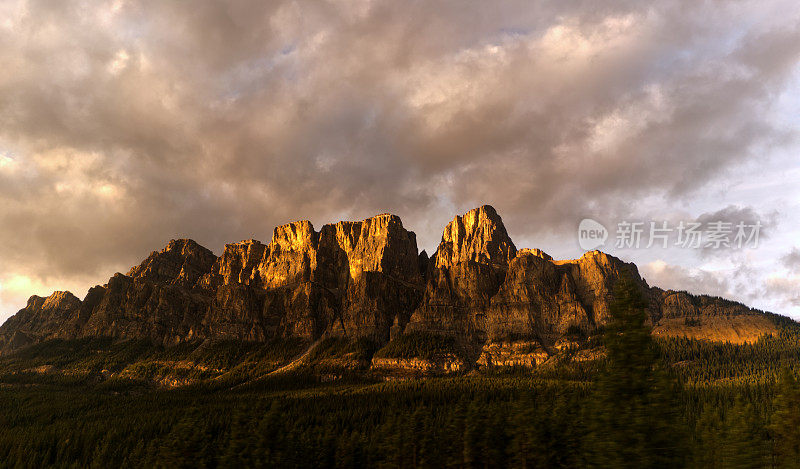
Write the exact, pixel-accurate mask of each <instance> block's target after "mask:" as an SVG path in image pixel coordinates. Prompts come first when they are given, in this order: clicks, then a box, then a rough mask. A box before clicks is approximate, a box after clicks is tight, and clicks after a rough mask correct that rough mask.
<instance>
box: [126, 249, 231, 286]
mask: <svg viewBox="0 0 800 469" xmlns="http://www.w3.org/2000/svg"><path fill="white" fill-rule="evenodd" d="M216 260H217V256H215V255H214V253H213V252H211V250H209V249H207V248H205V247H203V246H201V245H200V244H198V243H197V242H195V241H193V240H191V239H173V240H170V242H169V243H168V244H167V246H166V247H165V248H164V249H162V250H161V251H153V253H151V254H150V256H148V258H147V259H145V260H144V261H143V262H142V263H141V264H139V265H137V266H135V267H133V268H131V270H130V271H128V274H127V275H128V277H133V278H138V279H143V280H147V281H151V282H163V283H170V284H175V285H182V286H189V287H190V286H193V285H194V284H195V283H196V282H197V281H198V280H199V279H200V277H202V276H203V275H204V274H205V273H207V272H208V271H209V270H210V269H211V266H212V265H213V264H214V261H216Z"/></svg>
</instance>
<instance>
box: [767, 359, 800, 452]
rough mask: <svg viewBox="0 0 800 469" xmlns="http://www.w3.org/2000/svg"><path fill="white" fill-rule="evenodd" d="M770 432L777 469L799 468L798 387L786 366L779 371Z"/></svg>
mask: <svg viewBox="0 0 800 469" xmlns="http://www.w3.org/2000/svg"><path fill="white" fill-rule="evenodd" d="M771 430H772V435H773V438H774V440H775V453H776V454H775V456H776V458H775V459H776V461H777V462H778V465H779V467H800V385H798V383H797V380H796V379H795V377H794V374H793V373H792V372H791V371H790V370H789V368H788V367H787V366H784V367H783V369H782V370H781V377H780V380H779V382H778V394H777V395H776V397H775V413H774V414H773V415H772V425H771Z"/></svg>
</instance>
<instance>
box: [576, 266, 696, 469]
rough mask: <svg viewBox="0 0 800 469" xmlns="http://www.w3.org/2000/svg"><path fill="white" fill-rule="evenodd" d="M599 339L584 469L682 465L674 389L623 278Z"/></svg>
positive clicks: (641, 303) (638, 298) (636, 295)
mask: <svg viewBox="0 0 800 469" xmlns="http://www.w3.org/2000/svg"><path fill="white" fill-rule="evenodd" d="M609 309H610V315H611V317H610V321H609V323H608V325H607V327H606V330H605V334H604V343H605V347H606V351H607V360H606V362H607V363H606V367H605V369H604V370H603V372H602V373H600V375H599V376H598V379H597V382H596V383H595V391H594V396H593V403H592V411H591V414H590V418H591V419H592V421H591V423H590V435H589V438H588V440H587V442H588V445H589V448H588V452H587V453H588V460H587V461H586V462H587V465H589V466H598V467H617V468H625V467H630V468H646V467H675V466H676V465H681V463H682V457H683V454H682V451H681V448H682V447H683V444H684V443H683V442H684V431H683V428H682V426H680V425H679V424H678V421H677V419H678V417H677V412H676V402H675V399H674V394H675V393H676V389H675V384H674V383H673V382H672V381H671V380H670V379H669V375H668V374H667V373H666V372H665V371H664V370H663V368H662V367H661V366H660V359H659V353H658V349H657V347H656V344H655V343H654V341H653V338H652V336H651V329H650V327H649V326H648V325H647V301H646V299H645V297H644V295H643V292H642V289H641V287H640V286H639V285H638V284H637V283H635V282H634V281H633V280H632V279H631V278H630V277H627V276H626V277H623V278H621V279H620V281H619V282H618V283H617V285H616V286H615V289H614V300H613V301H612V303H611V305H610V308H609Z"/></svg>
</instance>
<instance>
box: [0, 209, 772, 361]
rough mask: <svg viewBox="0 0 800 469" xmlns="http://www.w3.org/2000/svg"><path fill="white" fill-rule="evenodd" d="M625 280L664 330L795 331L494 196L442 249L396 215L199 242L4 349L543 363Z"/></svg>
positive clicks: (177, 247)
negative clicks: (520, 225) (342, 345)
mask: <svg viewBox="0 0 800 469" xmlns="http://www.w3.org/2000/svg"><path fill="white" fill-rule="evenodd" d="M624 275H626V276H630V277H631V278H632V279H634V281H635V282H636V283H637V284H638V285H639V286H640V287H641V289H642V291H643V293H644V294H645V296H646V298H648V299H649V319H650V322H651V324H652V326H653V333H654V334H657V335H662V336H687V337H692V338H699V339H709V340H718V341H729V342H733V343H743V342H753V341H755V340H757V339H758V338H759V337H760V336H762V335H765V334H772V333H775V332H776V331H778V330H779V328H780V317H779V316H777V315H773V314H770V313H765V312H763V311H759V310H754V309H751V308H748V307H747V306H745V305H743V304H740V303H737V302H733V301H729V300H725V299H722V298H718V297H711V296H706V295H692V294H689V293H687V292H682V291H672V290H662V289H660V288H658V287H652V286H649V285H648V284H647V282H646V281H645V280H644V279H643V278H642V277H641V276H640V274H639V272H638V269H637V267H636V266H635V265H634V264H632V263H627V262H624V261H622V260H620V259H618V258H616V257H614V256H611V255H608V254H605V253H603V252H600V251H589V252H586V253H585V254H584V255H583V256H581V257H580V258H579V259H575V260H554V259H552V258H551V257H550V256H549V255H547V254H545V253H544V252H542V251H540V250H538V249H517V247H516V246H515V245H514V243H513V241H512V240H511V238H510V237H509V235H508V233H507V231H506V229H505V226H504V225H503V221H502V219H501V217H500V216H499V215H498V213H497V211H496V210H495V209H494V208H493V207H491V206H489V205H484V206H481V207H479V208H476V209H473V210H470V211H469V212H466V213H465V214H463V215H459V216H456V217H455V218H454V219H453V220H452V221H451V222H450V223H449V224H448V225H447V226H446V227H445V229H444V232H443V234H442V239H441V242H440V243H439V246H438V248H437V249H436V251H435V252H434V253H433V254H432V255H431V256H428V255H427V253H426V252H425V251H422V252H419V251H418V248H417V242H416V236H415V234H414V232H412V231H409V230H407V229H406V228H405V227H404V226H403V223H402V222H401V220H400V218H399V217H397V216H395V215H391V214H382V215H377V216H374V217H371V218H368V219H366V220H363V221H357V222H352V221H342V222H338V223H336V224H328V225H324V226H323V227H322V228H321V229H320V230H319V231H316V230H315V229H314V227H313V226H312V224H311V223H310V222H308V221H298V222H293V223H289V224H286V225H283V226H280V227H277V228H275V229H274V232H273V234H272V239H271V240H270V241H269V243H267V244H264V243H262V242H260V241H257V240H247V241H241V242H238V243H233V244H228V245H226V246H225V249H224V250H223V252H222V255H220V256H216V255H215V254H214V253H213V252H212V251H210V250H209V249H207V248H204V247H203V246H200V245H199V244H198V243H196V242H194V241H192V240H190V239H177V240H172V241H170V242H169V244H167V246H166V247H165V248H164V249H162V250H161V251H158V252H153V253H152V254H151V255H150V256H149V257H148V258H147V259H145V260H144V261H143V262H142V263H141V264H139V265H137V266H135V267H133V268H131V269H130V271H128V273H127V274H121V273H117V274H115V275H114V276H112V277H111V278H110V279H109V280H108V282H107V283H106V284H105V285H98V286H95V287H93V288H91V289H90V290H89V291H88V293H87V295H86V297H85V298H84V299H83V300H80V299H79V298H77V297H75V296H74V295H73V294H71V293H69V292H55V293H53V294H52V295H50V296H48V297H46V298H43V297H39V296H32V297H31V298H30V299H29V300H28V303H27V306H26V307H25V308H23V309H21V310H20V311H19V312H18V313H16V314H15V315H14V316H12V317H11V318H9V319H8V320H7V321H6V322H5V324H3V325H2V326H0V353H3V354H9V353H12V352H14V351H16V350H19V349H22V348H24V347H27V346H30V345H32V344H36V343H40V342H43V341H47V340H50V339H79V338H91V337H110V338H113V339H115V340H128V339H147V340H150V341H153V342H154V343H157V344H160V345H163V346H166V347H168V346H172V345H176V344H180V343H183V342H187V341H218V340H236V341H246V342H263V343H266V342H269V341H271V340H275V339H289V338H296V339H301V340H303V341H305V342H306V343H308V344H314V343H318V342H319V341H320V340H323V339H325V338H336V337H338V338H347V339H353V340H361V339H365V340H369V341H371V342H372V343H375V344H377V346H378V347H384V348H385V347H389V348H391V345H392V343H394V342H397V341H402V340H404V338H408V337H421V336H425V337H429V338H430V337H433V338H434V339H432V340H438V339H436V338H441V340H445V341H449V342H452V343H455V344H458V346H459V348H460V350H463V351H465V353H463V354H461V355H460V358H458V359H456V358H455V357H449V362H447V363H445V365H444V366H445V367H446V368H447V369H451V368H455V369H463V368H469V367H472V366H475V365H478V366H481V365H484V366H485V365H490V364H510V365H535V364H537V363H539V362H541V361H543V360H546V359H547V357H548V356H550V355H552V354H553V353H555V351H557V350H559V349H561V348H563V347H565V346H567V345H568V344H570V343H571V342H573V341H574V339H575V337H586V336H590V335H591V334H592V333H594V332H595V331H597V330H598V328H602V326H603V325H604V324H605V323H606V322H607V320H608V318H609V304H610V301H611V300H612V297H613V290H614V285H615V284H616V282H617V281H618V280H619V279H620V277H621V276H624ZM384 355H386V354H384ZM414 355H415V354H414V353H413V352H412V353H410V354H409V353H404V354H403V358H404V360H397V359H396V358H397V357H395V358H394V359H390V358H383V359H381V358H380V353H379V354H376V357H375V358H373V360H372V364H373V366H378V367H380V366H384V367H390V368H391V367H412V368H419V367H422V368H425V367H428V366H433V365H431V364H430V363H429V361H430V360H428V361H426V360H425V359H423V358H424V357H421V356H417V357H415V356H414ZM446 361H447V360H446Z"/></svg>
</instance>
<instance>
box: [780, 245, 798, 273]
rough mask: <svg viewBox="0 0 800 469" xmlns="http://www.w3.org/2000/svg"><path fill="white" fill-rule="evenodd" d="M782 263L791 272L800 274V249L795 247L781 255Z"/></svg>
mask: <svg viewBox="0 0 800 469" xmlns="http://www.w3.org/2000/svg"><path fill="white" fill-rule="evenodd" d="M781 263H782V264H783V266H784V267H786V268H787V269H788V270H789V272H792V273H795V274H800V249H798V248H796V247H793V248H792V250H791V251H789V252H787V253H786V254H784V255H783V256H781Z"/></svg>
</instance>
